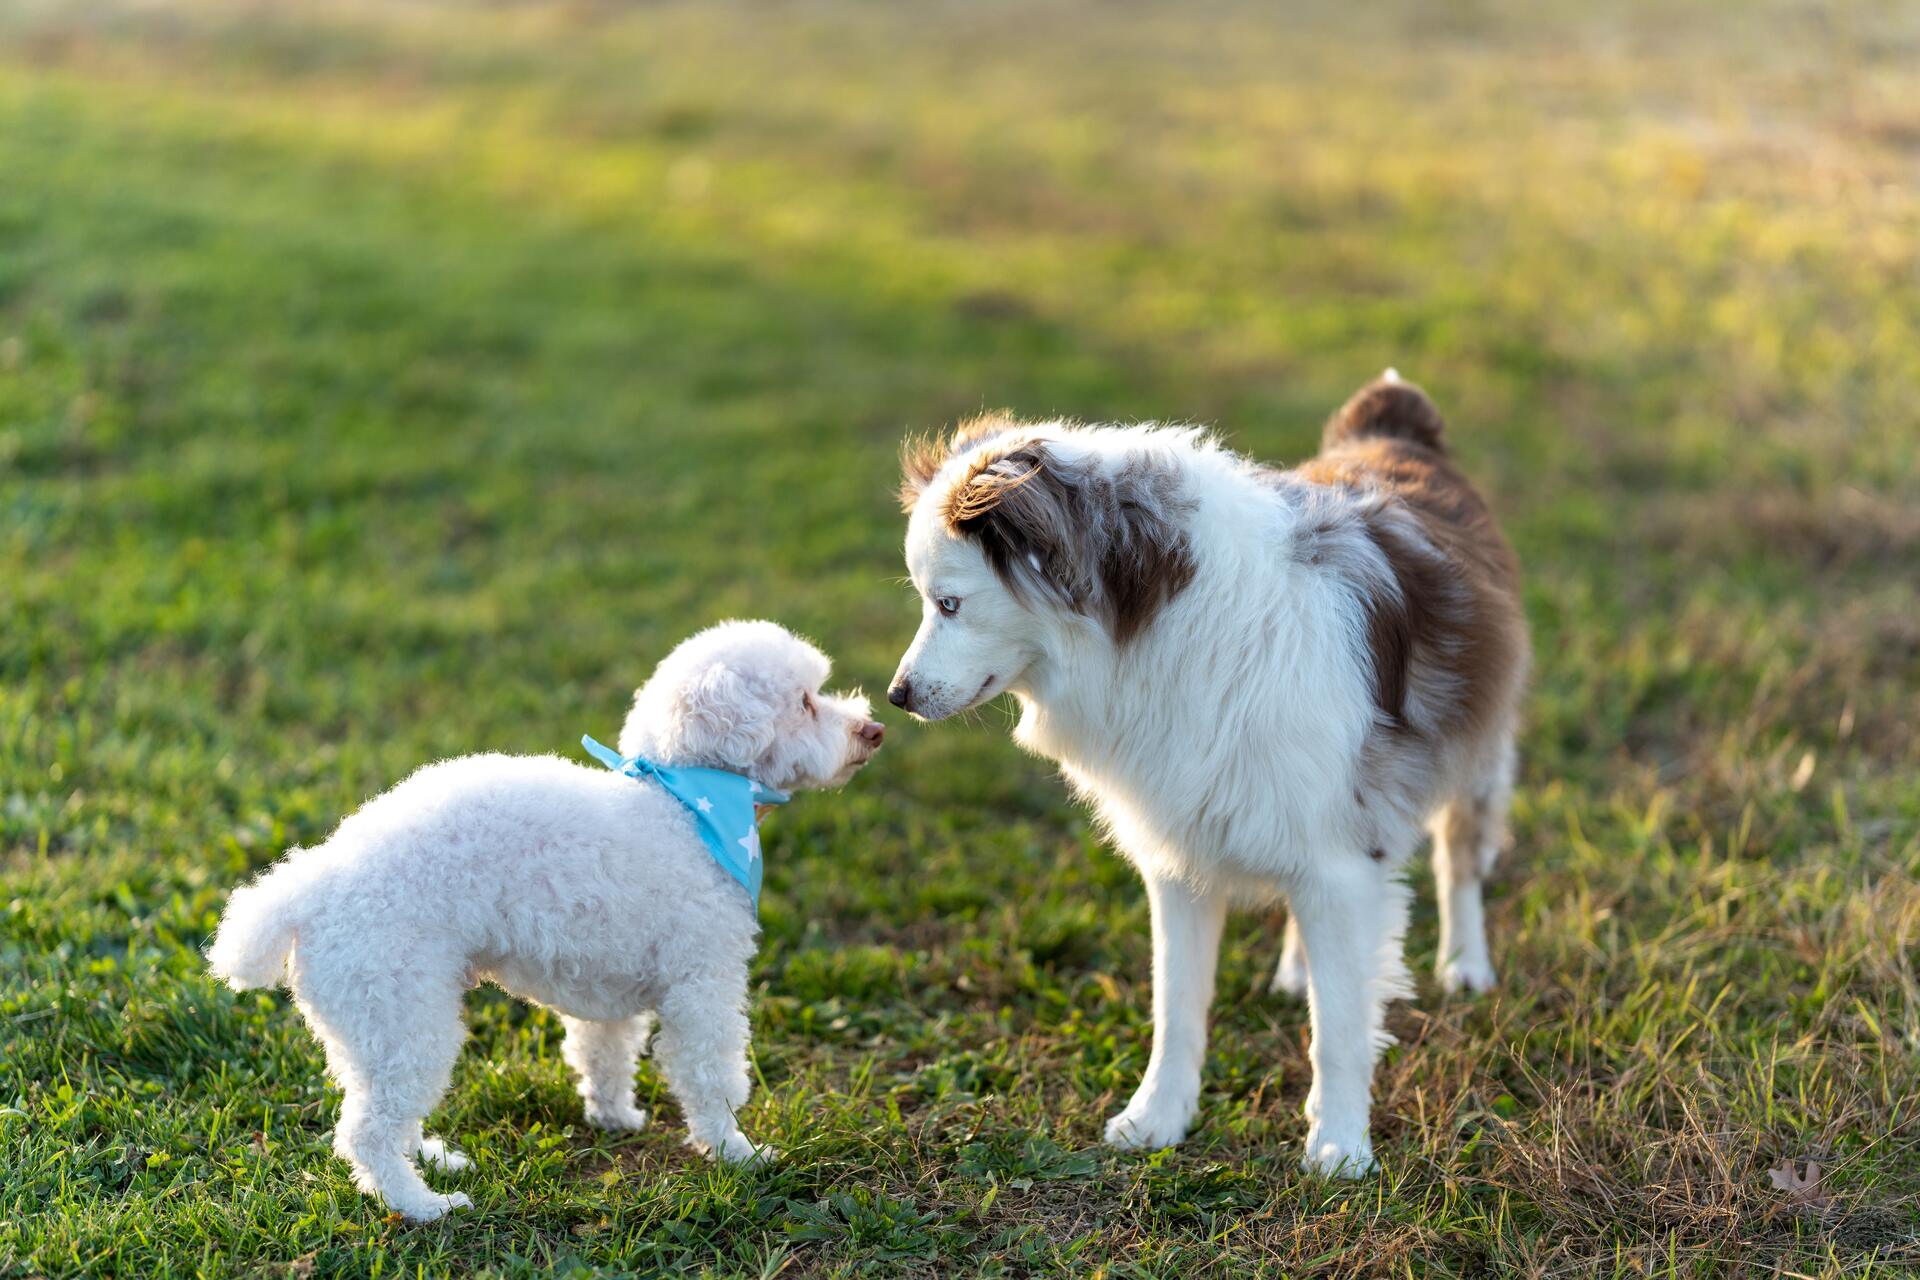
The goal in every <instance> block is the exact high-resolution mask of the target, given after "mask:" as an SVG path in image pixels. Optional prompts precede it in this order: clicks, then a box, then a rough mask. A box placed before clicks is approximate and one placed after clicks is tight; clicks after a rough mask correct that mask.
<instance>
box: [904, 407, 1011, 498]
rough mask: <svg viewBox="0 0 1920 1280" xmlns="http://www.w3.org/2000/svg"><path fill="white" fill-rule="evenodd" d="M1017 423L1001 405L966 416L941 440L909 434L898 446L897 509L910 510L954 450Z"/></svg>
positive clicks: (992, 435)
mask: <svg viewBox="0 0 1920 1280" xmlns="http://www.w3.org/2000/svg"><path fill="white" fill-rule="evenodd" d="M1018 425H1019V423H1018V422H1017V421H1016V420H1015V419H1014V417H1013V415H1012V414H1010V413H1008V412H1007V411H1006V410H1004V409H996V410H994V411H993V412H991V413H983V414H980V415H979V416H978V417H973V418H968V419H967V420H966V421H965V422H962V423H961V424H960V425H959V426H957V427H955V428H954V429H953V434H952V435H951V436H948V437H947V439H946V440H945V441H944V442H943V441H941V440H939V439H938V438H936V437H934V436H910V437H908V438H907V440H906V442H905V443H904V444H902V445H901V446H900V509H901V510H902V511H911V510H913V505H914V503H916V502H918V501H919V500H920V495H921V494H922V493H923V492H925V490H926V487H927V486H928V485H929V484H932V483H933V478H934V476H936V475H938V474H939V473H940V468H941V467H943V466H945V465H946V464H947V462H948V461H949V460H950V459H951V458H952V457H953V456H954V455H955V454H957V453H962V452H964V451H966V450H968V449H971V448H972V447H973V446H974V445H976V444H979V443H980V442H982V441H984V440H989V439H991V438H993V437H994V436H997V435H1000V434H1002V433H1003V432H1007V431H1011V430H1012V429H1013V428H1014V427H1016V426H1018Z"/></svg>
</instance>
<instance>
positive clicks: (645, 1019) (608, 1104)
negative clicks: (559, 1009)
mask: <svg viewBox="0 0 1920 1280" xmlns="http://www.w3.org/2000/svg"><path fill="white" fill-rule="evenodd" d="M560 1022H561V1025H563V1026H564V1027H566V1029H567V1038H566V1041H565V1043H563V1044H562V1045H561V1046H560V1056H561V1057H563V1058H565V1059H566V1060H567V1065H568V1066H570V1067H572V1068H573V1069H574V1072H575V1073H576V1074H577V1075H579V1077H580V1098H581V1101H583V1102H585V1103H586V1107H587V1123H588V1124H591V1125H594V1126H596V1127H598V1128H601V1129H644V1128H646V1125H647V1113H646V1112H645V1111H643V1110H641V1108H640V1105H639V1103H638V1102H637V1101H636V1100H635V1098H634V1096H633V1070H634V1064H635V1063H636V1062H638V1061H639V1058H640V1055H641V1054H643V1053H645V1052H646V1050H647V1040H648V1038H649V1037H651V1036H652V1035H653V1015H652V1014H650V1013H643V1014H640V1015H639V1016H637V1017H632V1018H623V1019H621V1020H619V1021H617V1022H591V1021H589V1020H587V1019H585V1018H569V1017H567V1016H566V1015H565V1014H562V1015H561V1017H560Z"/></svg>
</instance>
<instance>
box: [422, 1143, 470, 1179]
mask: <svg viewBox="0 0 1920 1280" xmlns="http://www.w3.org/2000/svg"><path fill="white" fill-rule="evenodd" d="M420 1163H421V1164H424V1165H430V1166H432V1167H433V1168H435V1169H438V1170H439V1171H440V1172H442V1173H459V1172H461V1171H462V1170H465V1169H471V1168H473V1157H471V1156H469V1155H468V1154H467V1153H466V1152H464V1151H455V1150H454V1149H453V1148H452V1147H450V1146H448V1145H447V1140H446V1139H445V1138H428V1139H426V1140H425V1141H423V1142H422V1143H421V1144H420Z"/></svg>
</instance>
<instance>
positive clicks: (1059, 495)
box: [941, 441, 1194, 644]
mask: <svg viewBox="0 0 1920 1280" xmlns="http://www.w3.org/2000/svg"><path fill="white" fill-rule="evenodd" d="M1186 506H1187V503H1186V501H1185V499H1183V498H1182V497H1181V496H1180V495H1179V493H1178V492H1177V486H1176V485H1175V483H1174V479H1173V474H1172V473H1171V472H1170V471H1168V470H1166V469H1164V468H1159V467H1156V466H1154V465H1153V464H1152V463H1151V462H1149V461H1146V460H1140V461H1138V462H1133V463H1129V464H1128V465H1126V466H1124V467H1122V468H1121V470H1120V472H1119V474H1118V475H1116V476H1105V475H1099V474H1095V473H1092V472H1090V471H1087V470H1084V469H1079V468H1074V467H1070V466H1067V465H1065V464H1062V463H1061V462H1060V461H1059V460H1058V459H1057V458H1056V457H1055V456H1054V455H1053V454H1052V453H1051V452H1050V451H1049V450H1048V449H1047V447H1046V445H1045V444H1043V443H1040V442H1036V441H1029V442H1026V443H1024V444H1019V445H1016V446H1014V447H1013V448H1011V449H1008V450H1006V451H1005V452H1000V453H986V454H983V455H982V456H981V457H980V458H978V459H976V460H975V462H974V464H973V466H971V467H970V468H969V469H968V471H967V474H966V476H965V477H964V478H962V479H961V481H960V482H959V483H958V484H956V485H955V486H954V487H953V489H952V490H951V491H949V493H948V494H947V499H946V503H945V506H944V508H943V509H942V512H941V514H942V515H943V516H945V518H946V522H947V527H948V528H949V529H951V530H953V531H954V532H955V533H957V534H960V535H962V536H965V537H971V538H973V539H974V540H975V541H977V542H978V543H979V544H980V549H981V550H982V551H983V552H984V553H985V554H986V557H987V563H988V564H990V565H992V566H993V570H994V572H995V573H996V574H997V575H998V576H999V577H1000V580H1001V581H1003V582H1005V583H1006V584H1007V587H1008V589H1009V590H1011V591H1013V592H1015V593H1016V594H1020V593H1023V592H1024V593H1033V594H1038V595H1043V596H1047V597H1050V598H1051V599H1053V600H1054V601H1056V602H1057V603H1059V604H1061V605H1064V606H1065V607H1067V608H1069V609H1072V610H1074V611H1075V612H1077V613H1084V614H1089V615H1093V616H1098V617H1099V618H1101V619H1102V620H1103V621H1105V622H1106V623H1107V625H1108V627H1109V628H1110V629H1111V630H1112V632H1113V637H1114V640H1115V641H1116V642H1118V643H1120V644H1125V643H1126V642H1127V641H1128V640H1130V639H1132V638H1133V637H1134V636H1135V635H1136V634H1138V633H1139V631H1140V630H1141V628H1143V627H1145V626H1146V625H1147V623H1148V622H1150V621H1151V620H1152V619H1153V615H1154V614H1155V613H1157V612H1159V610H1160V607H1161V606H1162V605H1164V604H1165V603H1166V602H1167V601H1169V600H1171V599H1173V597H1175V596H1177V595H1179V594H1180V592H1181V591H1182V590H1184V589H1185V588H1186V586H1187V584H1188V583H1189V582H1191V581H1192V580H1193V574H1194V565H1193V560H1192V557H1191V555H1190V554H1189V550H1188V547H1187V540H1186V536H1185V534H1184V533H1183V532H1182V530H1181V529H1180V528H1179V526H1178V524H1177V518H1178V516H1179V514H1180V513H1181V512H1182V511H1183V510H1184V509H1185V508H1186Z"/></svg>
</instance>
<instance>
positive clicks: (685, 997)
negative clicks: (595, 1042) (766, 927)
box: [653, 973, 778, 1164]
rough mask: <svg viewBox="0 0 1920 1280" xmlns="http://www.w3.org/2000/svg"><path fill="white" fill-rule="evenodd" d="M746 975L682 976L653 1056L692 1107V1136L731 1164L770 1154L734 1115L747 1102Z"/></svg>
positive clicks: (667, 1004)
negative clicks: (754, 1142)
mask: <svg viewBox="0 0 1920 1280" xmlns="http://www.w3.org/2000/svg"><path fill="white" fill-rule="evenodd" d="M746 1003H747V991H746V975H745V973H740V974H737V975H735V976H733V977H732V978H722V977H718V976H714V977H704V978H700V979H696V980H690V981H687V982H682V983H680V984H678V985H676V986H675V987H674V988H673V989H672V990H670V991H669V992H668V993H667V996H666V998H665V999H664V1000H662V1001H661V1002H660V1037H659V1039H658V1040H657V1041H656V1042H655V1044H654V1050H653V1053H654V1058H655V1059H656V1060H657V1061H658V1062H659V1063H660V1070H661V1071H662V1072H663V1073H664V1074H665V1075H666V1077H667V1085H668V1087H670V1088H671V1089H672V1090H673V1096H674V1097H676V1098H678V1099H679V1100H680V1107H681V1109H682V1110H683V1111H685V1112H686V1113H687V1141H688V1143H689V1144H691V1145H692V1146H693V1147H695V1148H696V1149H698V1150H700V1151H705V1152H710V1153H711V1154H713V1155H714V1156H716V1157H718V1158H719V1159H721V1160H725V1161H727V1162H728V1163H729V1164H747V1163H760V1162H766V1161H771V1160H774V1159H776V1158H778V1153H777V1152H775V1151H774V1150H773V1149H772V1148H770V1147H757V1146H755V1145H754V1144H753V1143H752V1142H751V1141H750V1140H748V1138H747V1136H746V1135H745V1134H743V1133H741V1132H740V1125H739V1122H738V1121H737V1120H736V1119H735V1116H736V1113H738V1111H739V1110H740V1108H741V1107H744V1106H745V1105H747V1088H748V1080H747V1014H746Z"/></svg>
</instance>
